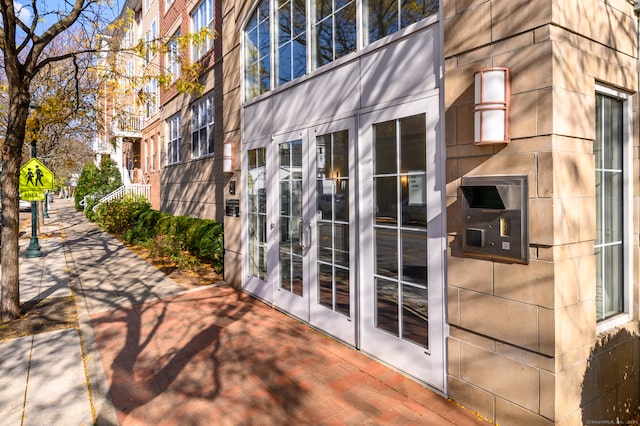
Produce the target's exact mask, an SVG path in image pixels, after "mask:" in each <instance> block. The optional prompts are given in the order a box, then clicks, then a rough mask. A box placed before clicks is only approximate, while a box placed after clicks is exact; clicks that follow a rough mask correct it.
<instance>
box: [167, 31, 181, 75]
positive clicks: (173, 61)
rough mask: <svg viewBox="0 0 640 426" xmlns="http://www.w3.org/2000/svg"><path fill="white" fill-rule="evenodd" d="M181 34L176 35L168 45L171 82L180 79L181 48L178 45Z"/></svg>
mask: <svg viewBox="0 0 640 426" xmlns="http://www.w3.org/2000/svg"><path fill="white" fill-rule="evenodd" d="M178 37H180V32H179V31H178V32H177V33H175V34H174V36H173V37H171V40H169V43H167V73H168V74H169V76H170V77H171V82H174V81H176V80H177V79H178V78H180V47H179V44H178Z"/></svg>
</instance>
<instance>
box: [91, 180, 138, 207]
mask: <svg viewBox="0 0 640 426" xmlns="http://www.w3.org/2000/svg"><path fill="white" fill-rule="evenodd" d="M127 195H134V196H142V197H145V198H146V199H147V200H151V185H146V184H140V183H136V184H131V185H122V186H121V187H119V188H118V189H116V190H115V191H113V192H112V193H110V194H107V195H105V196H104V197H102V198H100V199H99V200H98V202H97V203H96V205H95V206H93V209H92V210H93V211H94V212H96V211H97V210H98V206H99V205H101V204H104V203H108V202H109V201H113V200H121V199H123V198H124V197H126V196H127Z"/></svg>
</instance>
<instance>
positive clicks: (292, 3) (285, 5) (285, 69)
mask: <svg viewBox="0 0 640 426" xmlns="http://www.w3.org/2000/svg"><path fill="white" fill-rule="evenodd" d="M306 15H307V13H306V7H305V1H304V0H286V1H282V2H280V3H279V6H278V32H277V34H276V36H277V45H278V62H277V63H278V80H277V84H278V85H281V84H284V83H286V82H288V81H291V80H293V79H296V78H298V77H300V76H303V75H305V74H306V73H307V23H306Z"/></svg>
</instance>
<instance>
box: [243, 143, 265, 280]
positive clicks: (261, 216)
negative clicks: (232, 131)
mask: <svg viewBox="0 0 640 426" xmlns="http://www.w3.org/2000/svg"><path fill="white" fill-rule="evenodd" d="M247 157H248V163H249V164H248V167H247V177H246V179H247V193H248V195H247V199H248V207H247V210H248V211H247V221H248V223H249V275H251V276H253V277H256V278H258V279H261V280H264V281H266V279H267V256H266V253H267V193H266V173H265V157H266V149H265V148H258V149H251V150H249V151H248V152H247Z"/></svg>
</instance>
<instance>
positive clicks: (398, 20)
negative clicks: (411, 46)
mask: <svg viewBox="0 0 640 426" xmlns="http://www.w3.org/2000/svg"><path fill="white" fill-rule="evenodd" d="M366 6H367V15H366V19H367V22H366V27H367V32H368V37H367V40H368V41H369V43H373V42H374V41H376V40H379V39H381V38H382V37H385V36H388V35H389V34H393V33H395V32H396V31H398V30H399V29H402V28H404V27H406V26H409V25H411V24H413V23H415V22H418V21H420V20H422V19H424V18H426V17H427V16H430V15H433V14H434V13H437V12H438V0H418V1H411V2H407V1H399V0H368V2H366Z"/></svg>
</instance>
